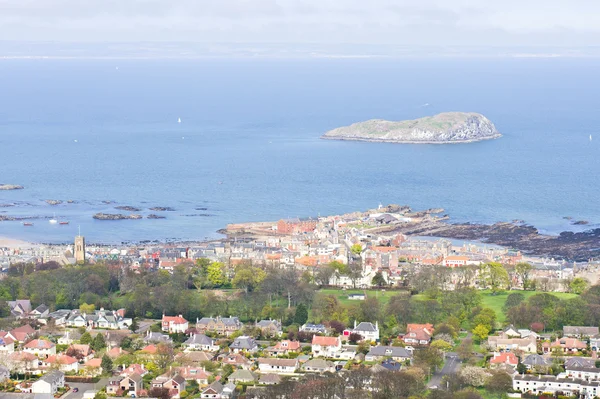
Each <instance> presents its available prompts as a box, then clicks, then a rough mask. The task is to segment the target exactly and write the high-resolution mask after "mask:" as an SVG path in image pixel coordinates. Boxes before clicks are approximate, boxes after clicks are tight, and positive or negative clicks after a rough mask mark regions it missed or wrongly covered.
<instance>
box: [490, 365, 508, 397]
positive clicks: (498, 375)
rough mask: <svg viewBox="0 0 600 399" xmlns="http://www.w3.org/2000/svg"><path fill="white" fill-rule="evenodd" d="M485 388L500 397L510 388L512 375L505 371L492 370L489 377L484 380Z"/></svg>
mask: <svg viewBox="0 0 600 399" xmlns="http://www.w3.org/2000/svg"><path fill="white" fill-rule="evenodd" d="M485 389H486V390H487V391H488V392H490V393H492V394H496V395H498V397H502V395H504V394H505V393H506V392H508V391H509V390H510V389H512V377H511V376H510V375H509V374H508V373H507V372H505V371H494V372H493V373H492V375H491V377H490V378H488V379H487V381H486V382H485Z"/></svg>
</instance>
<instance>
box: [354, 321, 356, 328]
mask: <svg viewBox="0 0 600 399" xmlns="http://www.w3.org/2000/svg"><path fill="white" fill-rule="evenodd" d="M354 328H356V319H354Z"/></svg>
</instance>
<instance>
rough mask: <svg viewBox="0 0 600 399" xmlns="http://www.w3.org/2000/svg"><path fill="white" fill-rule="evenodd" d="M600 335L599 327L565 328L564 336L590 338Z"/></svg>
mask: <svg viewBox="0 0 600 399" xmlns="http://www.w3.org/2000/svg"><path fill="white" fill-rule="evenodd" d="M598 334H600V329H599V328H598V327H582V326H564V327H563V336H564V337H571V338H588V337H593V336H594V335H598Z"/></svg>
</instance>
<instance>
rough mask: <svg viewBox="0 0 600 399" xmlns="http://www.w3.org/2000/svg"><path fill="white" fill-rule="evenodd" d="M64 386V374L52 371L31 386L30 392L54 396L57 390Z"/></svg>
mask: <svg viewBox="0 0 600 399" xmlns="http://www.w3.org/2000/svg"><path fill="white" fill-rule="evenodd" d="M64 386H65V374H64V373H63V372H62V371H58V370H52V371H50V372H48V373H46V374H44V375H43V376H42V377H41V378H40V379H39V380H37V381H36V382H34V383H33V384H32V385H31V392H32V393H36V394H51V395H54V394H55V393H56V392H57V391H58V388H62V387H64Z"/></svg>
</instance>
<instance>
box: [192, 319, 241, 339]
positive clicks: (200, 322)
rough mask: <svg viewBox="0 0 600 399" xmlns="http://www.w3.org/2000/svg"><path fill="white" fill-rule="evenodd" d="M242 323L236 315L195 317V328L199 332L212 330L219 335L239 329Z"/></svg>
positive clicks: (226, 334)
mask: <svg viewBox="0 0 600 399" xmlns="http://www.w3.org/2000/svg"><path fill="white" fill-rule="evenodd" d="M243 326H244V325H243V324H242V323H241V322H240V319H239V318H237V317H233V316H231V317H221V316H217V317H215V318H213V317H203V318H201V319H196V330H197V331H198V332H200V333H205V332H207V331H208V332H214V333H217V334H219V335H225V336H227V337H228V336H230V335H231V334H233V333H234V332H236V331H238V330H241V329H242V327H243Z"/></svg>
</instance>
